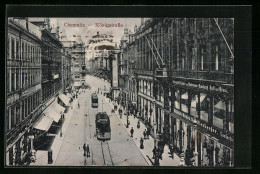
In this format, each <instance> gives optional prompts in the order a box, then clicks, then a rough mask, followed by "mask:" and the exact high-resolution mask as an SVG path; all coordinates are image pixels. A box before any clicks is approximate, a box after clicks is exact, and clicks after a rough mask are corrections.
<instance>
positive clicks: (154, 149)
mask: <svg viewBox="0 0 260 174" xmlns="http://www.w3.org/2000/svg"><path fill="white" fill-rule="evenodd" d="M155 156H156V147H154V148H153V159H155Z"/></svg>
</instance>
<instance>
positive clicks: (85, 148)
mask: <svg viewBox="0 0 260 174" xmlns="http://www.w3.org/2000/svg"><path fill="white" fill-rule="evenodd" d="M83 150H84V154H83V155H84V156H86V150H87V147H86V143H84V145H83Z"/></svg>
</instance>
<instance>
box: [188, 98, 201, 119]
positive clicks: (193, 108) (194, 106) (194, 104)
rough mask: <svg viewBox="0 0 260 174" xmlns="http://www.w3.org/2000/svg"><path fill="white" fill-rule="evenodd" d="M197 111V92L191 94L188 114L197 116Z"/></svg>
mask: <svg viewBox="0 0 260 174" xmlns="http://www.w3.org/2000/svg"><path fill="white" fill-rule="evenodd" d="M198 111H199V97H198V95H197V94H192V95H191V106H190V114H191V115H192V116H195V117H198Z"/></svg>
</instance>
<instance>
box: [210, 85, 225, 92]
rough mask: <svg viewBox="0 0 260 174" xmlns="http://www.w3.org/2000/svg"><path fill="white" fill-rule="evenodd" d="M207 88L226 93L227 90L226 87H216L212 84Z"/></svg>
mask: <svg viewBox="0 0 260 174" xmlns="http://www.w3.org/2000/svg"><path fill="white" fill-rule="evenodd" d="M209 90H211V91H218V92H226V93H228V91H227V90H226V89H223V88H221V87H216V86H213V85H210V86H209Z"/></svg>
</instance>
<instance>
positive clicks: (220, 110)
mask: <svg viewBox="0 0 260 174" xmlns="http://www.w3.org/2000/svg"><path fill="white" fill-rule="evenodd" d="M213 106H214V107H213V125H214V126H216V127H218V128H220V129H223V118H224V117H225V116H226V104H225V103H224V102H223V101H221V100H220V99H219V98H217V97H214V100H213Z"/></svg>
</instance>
